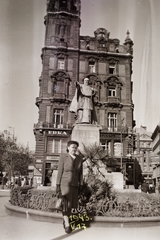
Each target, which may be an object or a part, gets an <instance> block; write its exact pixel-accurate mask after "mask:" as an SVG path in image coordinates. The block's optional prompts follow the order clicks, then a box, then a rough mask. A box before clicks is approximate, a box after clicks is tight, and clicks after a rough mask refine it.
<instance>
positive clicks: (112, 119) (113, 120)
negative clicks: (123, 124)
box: [108, 113, 117, 132]
mask: <svg viewBox="0 0 160 240" xmlns="http://www.w3.org/2000/svg"><path fill="white" fill-rule="evenodd" d="M108 130H109V131H111V132H112V131H115V130H117V113H109V114H108Z"/></svg>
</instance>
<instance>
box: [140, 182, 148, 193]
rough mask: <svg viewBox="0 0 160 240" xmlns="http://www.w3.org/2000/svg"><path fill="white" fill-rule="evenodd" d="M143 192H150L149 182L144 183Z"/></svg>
mask: <svg viewBox="0 0 160 240" xmlns="http://www.w3.org/2000/svg"><path fill="white" fill-rule="evenodd" d="M141 191H142V192H145V193H148V192H149V184H148V183H147V182H143V183H142V186H141Z"/></svg>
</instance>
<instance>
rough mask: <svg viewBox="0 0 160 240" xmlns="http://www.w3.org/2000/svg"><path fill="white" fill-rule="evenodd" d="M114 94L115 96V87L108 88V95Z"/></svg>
mask: <svg viewBox="0 0 160 240" xmlns="http://www.w3.org/2000/svg"><path fill="white" fill-rule="evenodd" d="M115 96H116V89H115V88H109V97H115Z"/></svg>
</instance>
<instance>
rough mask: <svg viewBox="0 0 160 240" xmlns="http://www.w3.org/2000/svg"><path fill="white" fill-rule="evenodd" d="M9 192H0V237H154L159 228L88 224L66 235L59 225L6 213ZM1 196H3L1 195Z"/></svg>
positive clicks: (79, 239)
mask: <svg viewBox="0 0 160 240" xmlns="http://www.w3.org/2000/svg"><path fill="white" fill-rule="evenodd" d="M4 193H5V194H8V196H9V191H4V190H3V191H0V196H1V197H0V239H3V240H62V239H71V240H72V239H75V240H91V239H92V240H97V239H99V240H117V239H120V240H128V239H129V240H142V239H145V240H157V239H159V233H160V227H142V228H135V227H132V228H117V227H113V228H109V227H107V228H102V227H90V228H87V229H86V230H76V231H75V232H73V233H71V234H66V233H65V232H64V229H63V227H62V224H58V223H49V222H39V221H34V220H31V219H24V218H19V217H15V216H10V215H8V214H7V213H6V212H5V208H4V204H5V203H7V202H8V201H9V197H8V196H7V197H6V196H4ZM2 196H4V197H2Z"/></svg>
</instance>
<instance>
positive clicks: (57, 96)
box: [50, 93, 70, 103]
mask: <svg viewBox="0 0 160 240" xmlns="http://www.w3.org/2000/svg"><path fill="white" fill-rule="evenodd" d="M50 101H51V102H52V103H53V102H60V103H69V102H70V101H69V99H67V96H66V94H65V93H54V95H53V97H51V98H50Z"/></svg>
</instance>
